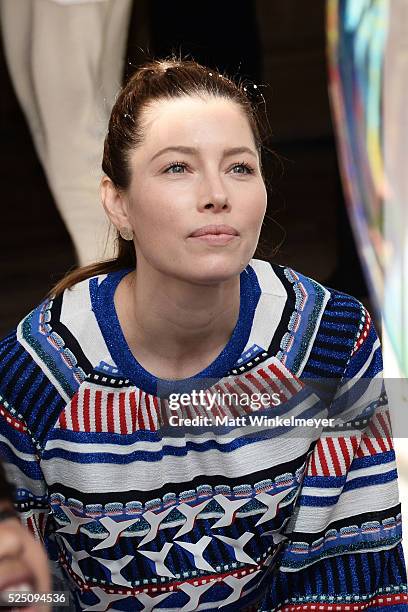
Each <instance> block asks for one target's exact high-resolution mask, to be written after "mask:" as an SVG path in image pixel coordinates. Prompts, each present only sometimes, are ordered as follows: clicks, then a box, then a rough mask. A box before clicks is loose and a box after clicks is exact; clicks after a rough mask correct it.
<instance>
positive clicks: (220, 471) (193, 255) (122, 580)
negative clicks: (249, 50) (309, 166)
mask: <svg viewBox="0 0 408 612" xmlns="http://www.w3.org/2000/svg"><path fill="white" fill-rule="evenodd" d="M260 151H261V140H260V126H259V122H258V118H257V113H256V107H255V105H254V104H252V103H251V101H250V99H249V98H248V97H247V95H246V91H245V89H244V87H243V85H242V84H241V85H236V84H234V83H233V82H232V81H230V80H229V79H227V78H225V77H224V76H221V75H218V74H216V73H215V72H212V71H210V70H208V69H207V68H205V67H203V66H200V65H198V64H196V63H195V62H192V61H176V60H164V61H156V62H151V63H149V64H147V65H145V66H143V67H142V68H140V69H139V70H138V71H137V72H136V73H135V74H134V75H133V77H132V78H131V79H130V81H129V82H128V83H127V85H126V86H125V87H124V89H123V90H122V92H121V94H120V95H119V97H118V99H117V101H116V104H115V106H114V108H113V111H112V115H111V119H110V124H109V131H108V134H107V137H106V140H105V149H104V158H103V170H104V173H105V177H104V178H103V180H102V188H101V192H102V201H103V205H104V208H105V210H106V213H107V215H108V217H109V218H110V220H111V222H112V223H113V224H114V225H115V227H116V228H117V230H118V244H119V253H118V257H117V259H116V260H114V261H111V262H110V263H106V262H105V263H102V264H96V265H95V266H90V267H87V268H84V269H79V270H78V271H75V272H73V273H71V274H70V275H68V276H67V277H66V278H65V279H64V280H63V281H61V282H60V283H59V284H58V285H57V286H56V287H55V288H54V290H53V291H52V294H51V296H50V298H49V299H47V300H45V301H44V302H43V303H42V304H41V305H40V306H39V307H38V308H36V309H35V310H33V311H32V312H31V313H30V314H29V315H28V316H27V317H25V319H24V320H23V321H22V322H21V323H20V324H19V326H18V328H17V330H16V331H15V332H13V333H11V334H10V335H9V336H7V337H6V338H5V339H4V340H3V342H2V344H1V394H2V398H3V399H2V401H3V408H2V415H3V419H2V421H1V436H2V437H1V441H2V450H3V453H4V455H5V458H6V459H7V460H8V463H9V470H10V474H11V475H12V476H13V478H14V481H15V483H16V484H17V486H18V487H19V496H18V499H17V506H19V507H20V510H21V511H22V513H23V515H24V516H25V517H28V520H29V521H30V522H31V523H32V524H34V525H35V526H36V528H37V529H38V530H39V531H40V532H41V533H43V537H44V539H45V542H46V544H47V546H48V549H49V552H50V555H51V556H52V557H53V558H54V559H55V560H57V561H58V563H59V565H60V566H61V567H62V568H63V570H64V572H65V575H66V576H67V578H68V579H69V581H70V584H71V588H72V590H73V591H74V592H75V597H76V601H77V609H78V610H108V609H109V610H110V609H115V610H132V611H134V610H152V609H165V610H177V611H178V610H183V611H187V610H215V609H225V610H226V612H227V611H230V610H231V611H232V610H246V611H249V610H262V611H269V610H274V609H276V608H278V607H282V608H283V609H286V608H287V609H289V608H290V609H292V607H293V606H294V605H300V604H301V605H302V609H315V607H316V602H319V603H320V604H321V605H322V606H323V608H324V609H331V606H332V604H333V602H335V603H336V609H341V610H349V609H350V605H351V603H353V605H354V607H353V609H363V608H364V607H368V606H370V607H376V606H382V605H385V602H386V605H388V606H394V607H395V608H398V607H403V608H404V609H406V607H407V603H406V571H405V565H404V558H403V553H402V546H401V516H400V504H399V499H398V488H397V473H396V467H395V455H394V451H393V447H392V438H391V434H390V428H389V420H388V412H387V407H386V398H385V394H384V392H383V388H382V384H380V388H379V389H378V384H377V385H373V384H372V383H373V381H374V382H378V381H380V383H381V378H380V374H381V368H382V366H381V353H380V347H379V342H378V338H377V335H376V332H375V330H374V327H373V325H372V322H371V319H370V316H369V314H368V313H367V311H366V310H365V308H364V307H363V306H362V304H361V303H360V302H358V301H357V300H356V299H354V298H353V297H351V296H348V295H345V294H343V293H340V292H338V291H335V290H333V289H327V288H325V287H323V286H322V285H320V284H319V283H317V282H315V281H313V280H312V279H310V278H307V277H305V276H303V275H302V274H299V273H296V272H294V271H293V270H291V269H289V268H285V267H282V266H278V265H272V266H271V265H270V264H269V263H267V262H264V261H261V260H258V259H253V255H254V252H255V249H256V246H257V242H258V238H259V233H260V229H261V226H262V222H263V218H264V214H265V211H266V204H267V197H266V190H265V184H264V179H263V175H262V166H261V157H260ZM136 262H137V263H136ZM194 392H195V393H196V396H195V397H194V395H193V394H194ZM201 392H203V394H204V395H200V396H199V400H198V401H196V399H197V396H198V394H200V393H201ZM261 392H262V393H263V394H264V395H266V396H267V400H266V402H265V403H264V404H262V403H261V402H256V401H255V399H256V398H255V396H256V395H257V394H258V396H259V394H260V393H261ZM183 394H184V395H183ZM228 394H230V397H229V398H228ZM186 396H187V400H186ZM268 397H269V402H268ZM189 398H190V399H189ZM248 398H249V399H250V401H249V404H248V403H246V402H245V400H248ZM226 399H228V400H229V401H224V400H226ZM258 399H259V398H258ZM255 411H257V413H258V416H259V415H265V414H268V415H275V416H280V417H290V418H291V419H292V417H294V416H296V417H299V415H300V416H301V417H305V418H306V417H307V418H309V417H310V421H312V417H313V418H314V419H317V420H318V419H320V418H321V417H325V416H326V417H327V416H328V417H330V418H331V419H332V420H331V422H330V423H324V422H323V421H321V420H320V421H319V425H318V426H315V427H313V426H312V427H309V428H308V427H302V426H300V425H298V426H296V425H293V424H292V421H290V423H289V424H287V423H284V424H281V425H278V426H276V427H272V426H269V424H268V426H267V427H257V428H256V427H251V426H250V424H248V422H247V421H241V422H238V419H240V418H244V417H248V418H249V416H251V415H252V416H253V415H254V413H255ZM200 416H201V417H202V418H204V416H207V417H209V416H210V417H212V419H213V420H212V421H211V419H210V421H211V424H212V425H214V422H215V419H216V417H218V418H219V419H221V422H219V423H217V422H215V424H216V425H222V426H220V427H218V426H217V427H215V428H214V427H212V426H211V424H210V426H209V427H203V425H206V423H204V421H200V423H199V427H196V428H194V427H189V428H188V429H184V428H183V423H184V425H189V424H194V423H192V421H193V420H194V419H196V418H198V417H200ZM224 416H227V419H228V421H227V423H225V422H223V421H222V418H223V417H224ZM173 417H174V418H173ZM188 418H190V421H191V423H189V422H188V421H187V420H186V421H185V422H183V419H188ZM234 419H235V421H234ZM334 421H335V423H334ZM308 424H309V423H308ZM327 424H329V425H333V426H336V427H337V429H336V430H335V431H334V432H332V435H330V429H329V430H326V431H325V430H324V425H327ZM328 604H330V606H329V607H327V605H328ZM291 606H292V607H291Z"/></svg>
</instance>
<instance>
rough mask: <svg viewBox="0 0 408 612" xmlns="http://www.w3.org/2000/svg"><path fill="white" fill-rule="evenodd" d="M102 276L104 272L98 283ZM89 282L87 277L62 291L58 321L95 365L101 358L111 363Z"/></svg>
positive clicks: (104, 275)
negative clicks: (94, 308) (90, 292)
mask: <svg viewBox="0 0 408 612" xmlns="http://www.w3.org/2000/svg"><path fill="white" fill-rule="evenodd" d="M104 278H106V274H103V275H99V276H98V281H99V284H100V282H101V281H102V280H103V279H104ZM89 282H90V279H89V278H88V279H85V280H84V281H81V282H80V283H77V284H76V285H75V286H74V287H72V289H71V290H70V291H64V293H63V300H62V305H61V316H60V321H61V323H62V324H63V325H65V326H66V327H67V329H69V331H70V332H71V334H72V335H73V336H74V337H75V338H76V340H77V341H78V343H79V344H80V346H81V349H82V351H83V353H84V355H85V356H86V357H87V359H88V360H89V361H90V362H91V364H92V365H93V367H95V366H97V365H99V364H100V362H101V360H103V361H106V362H107V363H111V357H110V354H109V350H108V348H107V346H106V343H105V340H104V339H103V336H102V333H101V330H100V329H99V325H98V322H97V320H96V317H95V314H94V312H93V310H92V305H91V297H90V294H89Z"/></svg>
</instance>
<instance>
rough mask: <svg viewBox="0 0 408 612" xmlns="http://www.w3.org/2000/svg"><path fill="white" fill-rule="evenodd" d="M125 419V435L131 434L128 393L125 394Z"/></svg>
mask: <svg viewBox="0 0 408 612" xmlns="http://www.w3.org/2000/svg"><path fill="white" fill-rule="evenodd" d="M124 395H125V418H126V433H128V434H130V433H132V412H131V406H130V399H129V393H125V394H124Z"/></svg>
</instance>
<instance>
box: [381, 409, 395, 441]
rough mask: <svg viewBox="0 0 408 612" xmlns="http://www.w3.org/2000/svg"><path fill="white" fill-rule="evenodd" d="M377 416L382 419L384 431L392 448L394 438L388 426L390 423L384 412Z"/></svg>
mask: <svg viewBox="0 0 408 612" xmlns="http://www.w3.org/2000/svg"><path fill="white" fill-rule="evenodd" d="M377 417H378V420H379V421H380V423H381V425H382V428H383V430H384V433H385V435H386V438H387V442H388V445H389V447H390V449H392V448H394V445H393V440H392V437H391V432H390V430H389V428H388V423H387V421H386V419H385V417H384V415H383V414H378V415H377Z"/></svg>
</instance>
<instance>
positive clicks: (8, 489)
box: [0, 463, 51, 612]
mask: <svg viewBox="0 0 408 612" xmlns="http://www.w3.org/2000/svg"><path fill="white" fill-rule="evenodd" d="M50 590H51V578H50V571H49V567H48V559H47V555H46V553H45V551H44V549H43V547H42V545H41V544H40V542H38V541H36V540H35V539H34V537H33V535H32V534H31V533H30V532H29V530H28V529H27V528H26V527H24V526H23V525H22V524H21V522H20V520H19V515H18V514H17V512H16V511H15V510H14V506H13V487H12V486H11V485H10V484H9V482H8V481H7V480H6V476H5V473H4V469H3V466H2V464H1V463H0V609H1V610H5V604H6V603H7V591H30V592H33V593H49V592H50ZM12 607H14V606H11V605H10V608H12ZM34 609H35V610H36V611H37V610H38V612H40V611H43V610H44V611H45V610H48V607H47V606H46V605H42V606H36V607H35V608H34ZM5 612H7V611H6V610H5Z"/></svg>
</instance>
